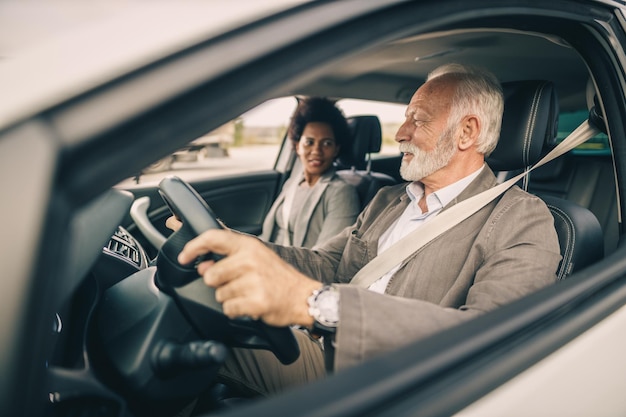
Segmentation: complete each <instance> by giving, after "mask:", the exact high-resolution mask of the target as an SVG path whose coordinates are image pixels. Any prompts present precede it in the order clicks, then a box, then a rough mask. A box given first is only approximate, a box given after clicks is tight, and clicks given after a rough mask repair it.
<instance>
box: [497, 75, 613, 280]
mask: <svg viewBox="0 0 626 417" xmlns="http://www.w3.org/2000/svg"><path fill="white" fill-rule="evenodd" d="M502 87H503V90H504V96H505V104H504V115H503V119H502V129H501V132H500V139H499V142H498V146H497V147H496V149H495V150H494V151H493V153H492V154H491V155H490V156H489V157H488V158H487V163H488V165H489V166H490V167H491V169H492V170H493V171H494V172H498V171H503V172H507V171H509V172H510V171H513V172H515V171H519V170H525V169H527V168H528V167H530V166H531V165H533V164H535V163H536V162H537V161H539V159H540V158H541V156H542V155H543V153H544V152H543V151H544V150H545V148H550V147H552V146H553V145H554V142H555V138H556V133H557V127H558V114H559V112H558V99H557V93H556V89H555V87H554V84H553V83H552V82H549V81H520V82H510V83H504V84H503V85H502ZM527 185H528V184H527V183H525V184H522V187H524V188H527ZM539 197H540V198H542V199H543V200H544V201H545V202H546V205H547V206H548V208H549V209H550V212H551V213H552V216H553V218H554V226H555V228H556V232H557V235H558V237H559V245H560V249H561V256H562V257H563V259H562V260H561V263H560V264H559V268H558V271H557V277H558V279H563V278H565V277H567V276H569V275H571V274H572V273H574V272H576V271H578V270H580V269H582V268H584V267H586V266H588V265H590V264H592V263H594V262H596V261H598V260H600V259H602V257H603V256H604V238H603V234H602V227H601V226H600V223H599V222H598V219H597V218H596V217H595V216H594V214H593V213H592V212H591V211H590V210H588V209H586V208H584V207H582V206H579V205H578V204H575V203H573V202H571V201H568V200H565V199H562V198H558V197H552V196H539Z"/></svg>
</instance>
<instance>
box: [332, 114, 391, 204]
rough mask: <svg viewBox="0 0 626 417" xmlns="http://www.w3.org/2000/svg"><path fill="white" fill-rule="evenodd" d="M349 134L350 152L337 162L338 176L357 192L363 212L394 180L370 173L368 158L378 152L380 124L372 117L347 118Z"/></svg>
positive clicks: (376, 173) (379, 173)
mask: <svg viewBox="0 0 626 417" xmlns="http://www.w3.org/2000/svg"><path fill="white" fill-rule="evenodd" d="M347 120H348V126H349V127H350V131H351V132H352V148H351V152H346V154H347V160H342V159H339V160H338V162H337V175H338V176H339V177H341V178H342V179H343V180H344V181H345V182H347V183H348V184H351V185H353V186H354V187H356V189H357V193H358V195H359V198H360V200H361V209H363V208H364V207H365V206H366V205H367V204H368V203H369V202H370V201H371V200H372V198H373V197H374V195H376V193H377V192H378V190H380V189H381V188H382V187H384V186H386V185H394V184H396V183H397V181H396V179H395V178H393V177H391V176H390V175H387V174H383V173H381V172H374V171H372V169H371V165H372V161H371V154H372V153H375V152H380V147H381V144H382V129H381V126H380V120H379V119H378V117H377V116H374V115H361V116H352V117H348V118H347Z"/></svg>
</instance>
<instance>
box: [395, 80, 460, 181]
mask: <svg viewBox="0 0 626 417" xmlns="http://www.w3.org/2000/svg"><path fill="white" fill-rule="evenodd" d="M453 93H454V84H453V83H451V82H445V81H443V80H441V79H439V78H437V79H434V80H432V81H429V82H428V83H426V84H424V85H423V86H422V87H420V88H419V89H418V90H417V91H416V92H415V94H414V95H413V97H412V98H411V102H410V103H409V105H408V106H407V110H406V119H405V121H404V123H403V124H402V126H400V128H399V129H398V133H397V134H396V141H398V142H399V143H400V151H401V152H402V153H403V154H404V155H403V157H402V165H401V167H400V175H401V176H402V178H404V179H405V180H406V181H421V180H422V179H424V178H426V177H428V176H430V175H432V174H433V173H435V172H437V171H439V170H440V169H441V168H443V167H445V166H446V165H448V163H449V162H450V160H451V159H452V157H453V156H454V154H455V153H456V151H457V148H456V140H455V138H454V135H455V133H456V132H455V129H454V127H452V128H449V127H448V126H447V120H448V114H449V109H450V102H451V97H452V94H453Z"/></svg>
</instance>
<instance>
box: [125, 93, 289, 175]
mask: <svg viewBox="0 0 626 417" xmlns="http://www.w3.org/2000/svg"><path fill="white" fill-rule="evenodd" d="M295 106H296V99H295V98H294V97H285V98H278V99H273V100H269V101H267V102H265V103H263V104H261V105H259V106H257V107H255V108H253V109H251V110H249V111H248V112H246V113H244V114H242V115H241V116H239V117H237V118H235V119H233V120H231V121H229V122H228V123H225V124H223V125H222V126H220V127H218V128H217V129H215V130H213V131H211V132H208V133H206V134H205V135H203V136H201V137H199V138H197V139H195V140H193V141H191V142H189V143H188V144H187V145H186V146H184V147H182V148H181V149H179V150H177V151H176V152H174V153H172V154H171V155H168V156H166V157H165V158H163V159H161V160H159V161H157V162H155V163H154V164H152V165H150V166H148V167H146V168H144V170H142V172H141V173H140V174H139V175H137V176H135V177H133V178H129V179H127V180H125V181H124V182H123V183H122V185H124V184H133V183H134V184H138V183H141V184H153V183H154V184H157V183H158V182H159V181H160V180H161V179H162V178H164V177H165V176H167V175H177V176H179V177H181V178H183V179H184V180H187V181H189V180H194V179H201V178H211V177H219V176H224V175H232V174H240V173H245V172H254V171H263V170H269V169H273V168H274V164H275V163H276V159H277V157H278V153H279V151H280V146H281V144H282V141H283V138H284V136H285V132H286V130H287V125H288V123H289V118H290V116H291V114H292V113H293V111H294V109H295Z"/></svg>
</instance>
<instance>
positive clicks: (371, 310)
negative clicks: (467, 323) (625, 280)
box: [271, 167, 561, 369]
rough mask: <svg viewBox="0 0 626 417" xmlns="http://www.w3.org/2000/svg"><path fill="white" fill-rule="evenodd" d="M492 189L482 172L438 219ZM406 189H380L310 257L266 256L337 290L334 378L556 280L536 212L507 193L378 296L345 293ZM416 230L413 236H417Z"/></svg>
mask: <svg viewBox="0 0 626 417" xmlns="http://www.w3.org/2000/svg"><path fill="white" fill-rule="evenodd" d="M495 184H496V178H495V176H494V175H493V172H492V171H491V170H490V169H488V168H487V167H486V168H485V169H483V171H482V172H481V173H480V175H479V176H478V177H477V178H476V179H475V180H474V181H473V182H472V183H471V184H470V185H469V186H468V187H467V188H466V189H465V190H464V191H463V192H462V193H461V194H460V195H459V196H458V197H457V198H456V199H455V200H453V201H452V202H450V203H449V204H448V205H447V206H446V207H444V210H445V209H446V208H448V207H450V206H452V205H454V204H456V203H457V202H459V201H462V200H464V199H466V198H468V197H470V196H473V195H475V194H477V193H479V192H481V191H483V190H485V189H488V188H491V187H493V186H494V185H495ZM405 187H406V184H400V185H396V186H391V187H385V188H383V189H382V190H381V191H380V192H379V193H378V194H377V195H376V197H374V199H373V200H372V202H371V203H370V204H369V205H368V206H367V207H366V208H365V210H364V211H363V212H362V213H361V215H360V216H359V217H358V219H357V221H356V223H355V225H354V226H353V227H350V228H347V229H346V230H344V231H343V232H341V233H340V234H339V235H337V236H336V237H334V238H333V239H331V240H329V241H327V242H326V243H325V244H324V245H322V246H321V247H320V248H317V249H316V250H314V251H312V250H306V249H300V248H284V247H279V246H275V245H271V247H272V248H273V249H274V250H275V251H276V252H277V253H278V254H279V255H280V256H281V257H282V258H283V259H285V260H286V261H288V262H290V263H292V264H293V265H294V266H296V267H297V268H298V269H300V270H301V271H302V272H304V273H305V274H306V275H308V276H310V277H313V278H316V279H318V280H320V281H323V282H326V283H338V284H340V285H339V286H338V287H339V290H340V295H341V301H340V323H339V327H338V330H337V339H336V342H337V344H336V351H335V368H336V369H342V368H345V367H348V366H351V365H354V364H357V363H360V362H362V361H363V360H366V359H368V358H372V357H374V356H377V355H379V354H381V353H384V352H388V351H390V350H393V349H395V348H397V347H399V346H401V345H403V344H407V343H410V342H412V341H415V340H417V339H420V338H423V337H425V336H428V335H430V334H432V333H434V332H436V331H438V330H441V329H444V328H447V327H451V326H453V325H455V324H458V323H461V322H462V321H464V320H468V319H470V318H472V317H476V316H477V315H479V314H482V313H484V312H486V311H490V310H493V309H495V308H496V307H498V306H501V305H504V304H507V303H509V302H511V301H513V300H515V299H517V298H519V297H522V296H524V295H526V294H529V293H531V292H533V291H535V290H537V289H539V288H541V287H544V286H547V285H549V284H551V283H554V282H555V281H556V269H557V267H558V263H559V261H560V259H561V256H560V251H559V243H558V238H557V235H556V231H555V229H554V221H553V218H552V215H551V214H550V212H549V210H548V208H547V207H546V205H545V204H544V203H543V202H542V201H541V200H540V199H539V198H537V197H535V196H533V195H530V194H528V193H526V192H524V191H522V190H521V189H519V188H518V187H513V188H511V189H509V190H508V191H507V192H506V193H504V195H502V196H501V197H500V198H499V199H496V200H495V201H492V202H491V203H490V204H488V205H487V206H485V207H483V208H482V209H481V210H479V211H478V212H477V213H475V214H474V215H472V216H470V217H469V218H467V219H465V220H464V221H463V222H461V223H460V224H459V225H457V226H455V227H453V228H452V229H451V230H448V231H447V232H445V233H443V234H442V235H440V236H439V237H437V238H436V239H435V240H433V241H431V242H430V243H428V244H427V245H425V246H423V247H422V248H420V249H419V250H418V251H417V252H416V253H415V254H414V255H412V257H410V258H409V259H408V260H406V261H405V262H404V264H403V266H402V267H401V268H400V270H399V271H398V272H397V273H396V274H395V275H394V276H393V278H392V279H391V281H390V282H389V284H388V286H387V289H386V294H379V293H375V292H372V291H370V290H368V289H365V288H360V287H357V286H355V285H351V284H350V280H351V279H352V277H353V276H354V275H355V274H356V272H357V271H358V270H359V269H360V268H362V267H363V266H364V265H365V264H366V263H367V262H369V261H370V260H371V259H373V258H374V257H375V256H376V254H377V245H378V238H379V237H380V236H381V235H382V234H383V233H384V232H385V230H387V228H388V227H389V226H390V225H391V224H392V223H393V222H394V221H395V220H396V219H397V218H398V217H399V216H400V214H401V213H402V212H403V210H404V209H405V207H406V206H407V204H408V203H409V202H410V199H409V198H408V196H407V194H406V191H405ZM418 230H419V229H418Z"/></svg>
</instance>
